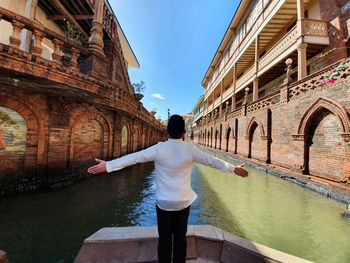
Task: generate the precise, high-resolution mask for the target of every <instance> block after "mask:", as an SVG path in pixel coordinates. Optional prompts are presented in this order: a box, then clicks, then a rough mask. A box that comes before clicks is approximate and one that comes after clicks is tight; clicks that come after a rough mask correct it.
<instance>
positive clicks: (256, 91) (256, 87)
mask: <svg viewBox="0 0 350 263" xmlns="http://www.w3.org/2000/svg"><path fill="white" fill-rule="evenodd" d="M258 97H259V78H255V79H254V80H253V101H256V100H258Z"/></svg>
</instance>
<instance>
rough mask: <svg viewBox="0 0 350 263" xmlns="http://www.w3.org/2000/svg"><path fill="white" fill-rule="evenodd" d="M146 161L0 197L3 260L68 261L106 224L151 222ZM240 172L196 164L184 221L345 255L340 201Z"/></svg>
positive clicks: (325, 255)
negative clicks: (194, 194) (55, 187)
mask: <svg viewBox="0 0 350 263" xmlns="http://www.w3.org/2000/svg"><path fill="white" fill-rule="evenodd" d="M153 168H154V167H153V164H143V165H136V166H134V167H130V168H127V169H124V170H122V171H119V172H116V173H114V174H109V175H103V176H97V177H93V178H90V179H87V180H84V181H81V182H79V183H76V184H74V185H72V186H70V187H67V188H64V189H61V190H58V191H53V192H43V193H36V194H26V195H19V196H13V197H7V198H3V199H2V200H1V201H0V211H1V213H0V222H1V223H0V248H1V249H4V250H5V251H7V252H8V255H9V259H10V262H11V263H22V262H23V263H31V262H33V263H34V262H36V263H37V262H45V263H50V262H60V263H61V262H72V261H73V259H74V257H75V256H76V254H77V252H78V251H79V249H80V247H81V245H82V242H83V240H84V238H86V237H87V236H89V235H91V234H92V233H94V232H96V231H97V230H98V229H100V228H102V227H106V226H134V225H142V226H154V225H156V217H155V214H156V213H155V188H154V183H155V178H154V177H155V175H154V173H153ZM249 170H250V172H251V176H250V177H248V178H245V179H243V178H240V177H238V176H234V175H232V174H225V173H221V172H220V171H217V170H215V169H212V168H208V167H205V166H202V165H196V166H195V167H194V169H193V173H192V174H193V177H192V185H193V188H194V189H195V191H196V192H197V193H198V195H199V198H198V199H197V201H196V202H195V203H194V204H193V206H192V209H191V214H190V218H189V222H190V224H213V225H216V226H218V227H221V228H223V229H225V230H227V231H229V232H232V233H234V234H237V235H239V236H241V237H244V238H247V239H250V240H253V241H256V242H258V243H261V244H264V245H267V246H270V247H273V248H275V249H279V250H282V251H285V252H287V253H291V254H294V255H297V256H300V257H303V258H307V259H310V260H312V261H316V262H327V263H329V262H334V263H345V262H348V259H349V258H350V250H349V249H348V246H349V244H350V220H347V219H344V218H342V217H341V216H340V214H341V212H342V211H343V210H344V208H345V205H344V204H341V203H337V202H336V201H334V200H331V199H327V198H325V197H323V196H320V195H318V194H317V193H314V192H312V191H310V190H307V189H304V188H301V187H299V186H297V185H294V184H291V183H289V182H287V181H283V180H281V179H279V178H276V177H273V176H271V175H266V174H265V173H263V172H261V171H258V170H255V169H249Z"/></svg>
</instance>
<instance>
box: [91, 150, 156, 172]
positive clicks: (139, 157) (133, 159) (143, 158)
mask: <svg viewBox="0 0 350 263" xmlns="http://www.w3.org/2000/svg"><path fill="white" fill-rule="evenodd" d="M157 147H158V146H157V144H156V145H153V146H151V147H149V148H147V149H145V150H142V151H139V152H135V153H131V154H128V155H125V156H123V157H121V158H117V159H114V160H112V161H108V162H106V161H103V160H99V159H95V160H96V162H98V164H96V165H94V166H91V167H90V168H89V169H88V173H92V174H98V173H104V172H109V173H110V172H113V171H118V170H121V169H123V168H124V167H127V166H130V165H133V164H137V163H145V162H150V161H154V159H155V156H156V153H157Z"/></svg>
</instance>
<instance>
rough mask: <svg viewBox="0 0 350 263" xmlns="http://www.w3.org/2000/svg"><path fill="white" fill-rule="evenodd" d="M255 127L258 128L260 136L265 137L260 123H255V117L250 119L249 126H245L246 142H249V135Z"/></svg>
mask: <svg viewBox="0 0 350 263" xmlns="http://www.w3.org/2000/svg"><path fill="white" fill-rule="evenodd" d="M254 123H255V124H256V125H257V126H259V129H260V136H265V129H264V126H263V124H262V122H261V121H257V119H256V118H255V117H252V118H251V119H250V121H249V124H248V126H247V129H246V135H245V139H246V140H249V134H250V132H251V130H252V128H253V127H254V126H255V124H254Z"/></svg>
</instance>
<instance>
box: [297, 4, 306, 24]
mask: <svg viewBox="0 0 350 263" xmlns="http://www.w3.org/2000/svg"><path fill="white" fill-rule="evenodd" d="M304 14H305V9H304V0H297V16H298V20H300V19H304V18H305V15H304Z"/></svg>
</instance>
